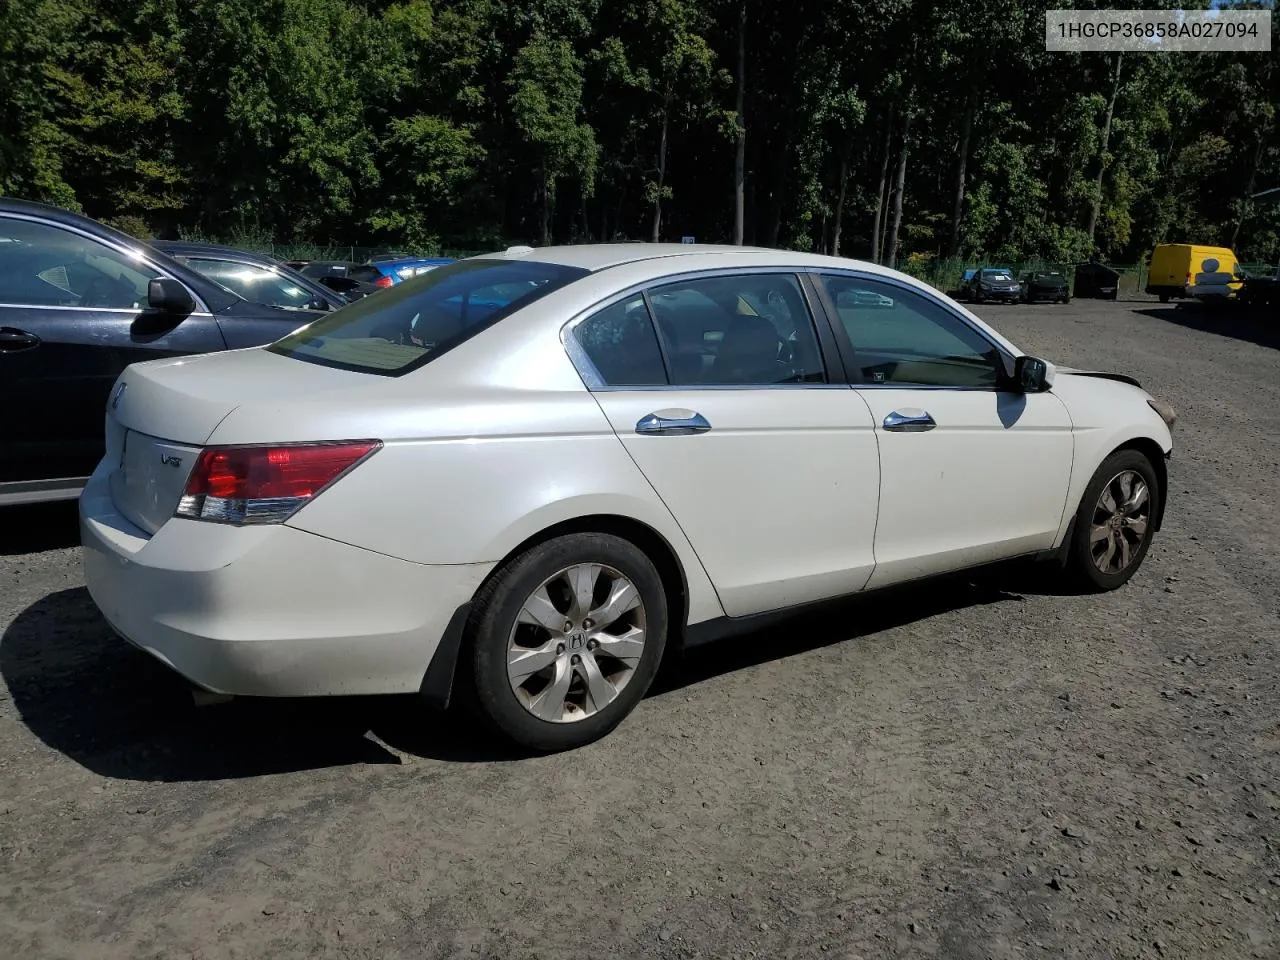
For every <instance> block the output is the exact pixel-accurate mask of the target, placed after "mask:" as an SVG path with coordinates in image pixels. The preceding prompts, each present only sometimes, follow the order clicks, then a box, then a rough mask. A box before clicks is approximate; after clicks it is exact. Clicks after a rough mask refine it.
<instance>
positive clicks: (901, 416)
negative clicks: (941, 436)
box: [884, 410, 938, 433]
mask: <svg viewBox="0 0 1280 960" xmlns="http://www.w3.org/2000/svg"><path fill="white" fill-rule="evenodd" d="M937 425H938V424H937V423H936V422H935V421H934V419H933V417H931V416H929V413H928V411H927V410H895V411H893V413H891V414H889V415H888V416H887V417H885V418H884V428H885V429H886V430H891V431H893V432H894V433H924V432H925V431H926V430H932V429H933V428H934V427H936V426H937Z"/></svg>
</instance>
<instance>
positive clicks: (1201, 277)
mask: <svg viewBox="0 0 1280 960" xmlns="http://www.w3.org/2000/svg"><path fill="white" fill-rule="evenodd" d="M1239 273H1240V264H1239V262H1238V261H1237V260H1236V255H1235V251H1234V250H1232V249H1231V248H1230V247H1209V246H1204V245H1202V244H1195V243H1161V244H1157V245H1156V248H1155V250H1153V251H1152V252H1151V263H1150V265H1149V266H1148V268H1147V286H1146V292H1147V293H1149V294H1151V295H1153V296H1158V297H1159V298H1160V302H1161V303H1168V302H1169V301H1170V299H1177V298H1185V297H1194V296H1197V293H1196V292H1195V290H1194V289H1193V288H1194V287H1197V286H1199V287H1205V288H1208V289H1206V290H1202V291H1201V295H1209V296H1224V297H1225V296H1229V295H1231V294H1234V293H1236V292H1238V291H1239V289H1240V279H1239V276H1238V275H1239ZM1222 288H1225V292H1224V291H1223V289H1222Z"/></svg>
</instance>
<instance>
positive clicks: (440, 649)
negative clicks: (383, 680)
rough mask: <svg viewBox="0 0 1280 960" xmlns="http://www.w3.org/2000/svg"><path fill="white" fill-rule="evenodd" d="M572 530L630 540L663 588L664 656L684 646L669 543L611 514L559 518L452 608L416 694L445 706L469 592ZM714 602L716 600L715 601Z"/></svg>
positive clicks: (680, 571) (684, 622) (682, 587)
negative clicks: (665, 638)
mask: <svg viewBox="0 0 1280 960" xmlns="http://www.w3.org/2000/svg"><path fill="white" fill-rule="evenodd" d="M572 533H606V534H612V535H613V536H616V537H619V538H621V539H623V540H626V541H628V542H629V543H632V544H634V545H635V546H636V547H638V548H639V549H640V550H642V551H643V552H644V554H645V556H647V557H648V558H649V559H650V560H651V561H653V564H654V566H655V567H657V569H658V576H659V578H660V579H661V580H662V587H663V592H664V594H665V595H666V598H667V623H668V626H667V646H666V652H665V654H664V656H666V657H670V656H672V655H673V653H674V655H675V656H677V657H678V656H679V655H680V653H681V652H682V651H683V649H684V645H685V637H686V633H687V629H688V623H689V611H690V609H691V598H692V594H691V592H690V587H689V578H688V574H687V573H686V570H685V565H684V564H683V563H681V561H680V556H679V553H678V552H677V550H676V549H675V547H674V546H672V544H671V542H670V541H669V540H668V539H667V538H666V537H665V536H663V535H662V534H661V533H660V532H658V531H657V530H656V529H654V528H653V527H652V526H650V525H649V524H647V523H645V522H643V521H641V520H637V519H635V518H634V517H628V516H624V515H621V514H614V513H588V514H583V515H581V516H576V517H571V518H567V519H564V520H560V521H557V522H554V523H551V524H548V525H547V526H545V527H542V528H541V529H539V530H538V531H537V532H535V533H532V534H530V535H528V536H526V537H525V538H524V539H523V540H521V541H520V542H519V543H517V544H516V545H515V546H513V547H512V548H511V549H509V550H508V551H507V552H506V553H505V554H504V555H503V557H502V559H501V560H499V561H498V562H497V563H495V564H494V565H493V569H492V570H490V571H489V573H488V574H487V575H486V576H485V578H484V579H483V580H482V581H481V582H480V583H479V584H478V585H477V587H476V589H475V591H474V592H473V593H472V599H469V600H467V601H466V602H465V603H463V604H462V605H461V606H460V607H458V609H457V610H455V611H454V614H453V617H452V618H451V619H450V621H449V625H448V627H447V628H446V629H445V632H444V635H443V636H442V637H441V638H440V642H439V643H438V644H437V645H436V649H435V652H434V653H433V654H432V657H431V660H430V662H429V663H428V664H427V667H426V671H425V673H424V674H423V678H422V683H421V685H420V687H419V694H420V695H421V696H422V697H423V699H424V700H425V701H426V703H427V704H428V705H429V706H431V707H434V708H435V709H438V710H445V709H447V708H448V707H449V704H450V702H451V701H452V699H453V689H454V682H455V680H456V674H457V670H458V662H459V657H460V654H461V653H462V650H463V648H464V647H465V646H466V644H467V643H468V639H467V638H468V636H469V635H470V631H469V624H470V622H471V618H472V616H473V614H474V606H473V605H474V597H475V596H476V595H477V594H479V592H480V591H481V590H482V589H483V588H484V587H485V585H486V584H488V583H489V582H490V581H491V580H492V579H493V578H494V577H495V576H496V575H497V574H498V572H499V571H500V570H502V569H503V568H504V567H506V565H507V564H508V563H509V562H510V561H511V560H513V559H515V558H516V557H518V556H519V555H520V554H522V553H524V552H525V551H527V550H531V549H532V548H534V547H536V546H537V545H538V544H540V543H545V542H547V541H548V540H552V539H554V538H556V537H562V536H566V535H568V534H572ZM716 602H717V604H718V602H719V601H718V600H717V601H716Z"/></svg>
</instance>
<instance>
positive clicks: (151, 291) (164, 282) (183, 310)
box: [147, 277, 196, 317]
mask: <svg viewBox="0 0 1280 960" xmlns="http://www.w3.org/2000/svg"><path fill="white" fill-rule="evenodd" d="M147 306H148V307H150V308H151V309H152V310H153V311H154V312H156V313H163V314H168V315H170V316H182V317H185V316H186V315H187V314H189V313H191V312H193V311H194V310H195V308H196V302H195V300H193V299H192V298H191V294H190V293H189V292H188V290H187V288H186V287H184V286H183V285H182V284H181V283H179V282H178V281H177V280H174V279H172V278H170V277H157V278H156V279H155V280H152V281H151V282H150V283H148V284H147Z"/></svg>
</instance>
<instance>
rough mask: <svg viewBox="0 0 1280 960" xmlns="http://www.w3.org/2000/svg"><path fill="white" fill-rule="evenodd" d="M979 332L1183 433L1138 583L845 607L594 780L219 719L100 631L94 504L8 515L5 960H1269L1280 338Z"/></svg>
mask: <svg viewBox="0 0 1280 960" xmlns="http://www.w3.org/2000/svg"><path fill="white" fill-rule="evenodd" d="M983 312H984V315H985V316H987V317H988V318H989V319H991V320H992V321H993V322H994V323H995V324H996V326H998V327H999V328H1000V329H1001V330H1003V331H1004V332H1006V333H1007V334H1008V335H1010V336H1011V337H1012V338H1014V339H1015V341H1017V342H1019V343H1021V344H1022V345H1023V346H1024V347H1025V348H1026V349H1028V350H1029V351H1032V352H1036V353H1040V354H1042V355H1045V356H1047V357H1049V358H1050V359H1053V360H1055V361H1058V362H1060V363H1063V364H1069V365H1073V366H1083V367H1090V368H1102V369H1112V370H1121V371H1125V372H1130V373H1133V374H1136V375H1137V376H1138V377H1139V378H1140V379H1141V380H1142V381H1143V383H1144V385H1145V386H1146V387H1147V388H1148V389H1149V390H1151V391H1152V392H1154V393H1156V394H1157V395H1160V396H1163V397H1164V398H1166V399H1167V400H1169V401H1170V402H1172V403H1173V404H1174V405H1175V407H1176V408H1177V409H1178V411H1179V413H1180V415H1181V418H1182V419H1181V421H1180V422H1179V424H1178V428H1177V430H1176V442H1177V444H1178V446H1177V450H1176V454H1175V459H1174V461H1173V463H1172V466H1171V473H1172V497H1171V500H1170V506H1169V514H1168V517H1167V520H1166V524H1165V529H1164V531H1163V532H1162V534H1160V535H1159V536H1158V537H1157V538H1156V541H1155V544H1154V546H1153V548H1152V550H1151V553H1150V555H1149V557H1148V559H1147V562H1146V564H1145V566H1144V568H1143V569H1142V570H1141V571H1140V572H1139V574H1138V576H1137V577H1136V579H1135V580H1134V581H1133V582H1132V583H1130V584H1129V585H1128V586H1127V587H1125V588H1124V589H1122V590H1120V591H1118V592H1116V593H1114V594H1110V595H1107V596H1104V597H1101V598H1098V597H1094V598H1080V597H1071V596H1056V595H1052V594H1050V593H1045V592H1044V591H1043V589H1042V588H1040V589H1037V588H1035V587H1033V586H1031V585H1029V584H1028V583H1024V582H1020V581H1025V580H1026V579H1027V578H1026V577H1025V576H1021V575H1019V574H1017V573H1016V572H1010V573H1004V574H999V575H994V576H984V577H981V578H978V579H977V580H976V581H975V582H954V583H946V584H935V585H932V586H927V587H919V588H913V589H910V590H906V591H897V592H895V593H892V594H886V595H882V596H879V597H875V598H867V599H864V600H861V601H858V602H854V603H850V604H847V605H846V606H845V607H844V608H843V609H841V610H839V611H836V612H834V613H831V614H829V615H824V616H823V617H821V618H818V617H810V618H808V619H805V620H799V621H796V622H794V623H790V624H788V625H786V626H785V627H783V628H780V629H775V630H773V631H771V632H770V633H768V634H765V635H759V636H754V637H749V638H746V639H745V640H742V641H730V642H728V643H727V644H723V645H721V646H720V647H714V648H710V649H708V650H705V651H703V652H700V653H699V654H698V656H697V657H696V658H694V659H691V660H690V661H689V662H688V663H687V664H686V666H685V667H684V668H683V669H682V671H681V672H680V673H678V674H677V675H676V676H675V677H674V678H673V679H672V680H670V681H669V682H667V684H666V685H665V686H664V688H663V689H662V690H660V691H657V692H655V693H654V695H652V696H650V697H649V698H648V699H647V700H646V701H645V702H644V703H643V704H642V705H641V706H640V708H639V710H638V711H637V712H636V714H634V715H633V717H632V718H631V719H630V720H629V721H628V722H626V723H625V724H624V725H623V726H622V727H621V728H620V729H619V730H617V731H616V732H615V733H614V734H613V735H612V736H611V737H609V738H607V739H606V740H605V741H603V742H601V743H598V744H595V745H593V746H591V747H589V748H587V749H584V750H581V751H578V752H576V753H572V754H567V755H560V756H554V757H545V758H534V759H529V758H520V757H516V756H511V755H507V754H504V753H502V752H500V751H499V750H497V748H495V747H494V746H493V745H491V744H488V743H486V742H484V741H482V740H477V739H475V738H473V737H471V736H469V735H468V732H467V730H466V729H465V728H463V727H462V726H461V724H459V722H458V721H456V720H450V719H448V718H446V719H441V720H434V721H429V722H424V721H423V720H422V718H421V717H420V715H418V714H416V713H415V712H414V711H413V709H412V707H411V705H410V704H406V703H402V702H400V701H397V700H357V701H328V702H322V703H315V702H311V703H243V702H238V701H237V702H233V703H230V704H225V705H219V706H211V707H203V708H199V709H197V708H195V707H193V706H192V705H191V703H190V697H189V695H188V694H187V693H186V691H185V688H184V687H183V685H182V684H181V683H180V682H179V681H178V680H176V679H175V678H174V677H172V676H171V675H169V674H168V673H166V671H165V670H164V669H163V668H161V667H160V666H159V665H157V664H155V663H153V662H152V661H151V660H150V659H149V658H147V657H146V656H143V655H142V654H139V653H137V652H135V651H133V650H132V649H130V648H128V647H127V646H125V645H124V644H123V643H122V642H120V641H118V640H116V639H113V638H112V637H111V636H110V635H109V633H108V631H107V629H106V628H105V626H104V625H103V623H102V621H101V620H100V619H99V617H98V616H97V614H96V613H95V611H94V608H93V606H92V604H91V603H90V601H89V599H88V597H87V595H86V593H85V591H84V589H83V587H82V581H81V575H80V569H79V560H78V555H77V550H76V548H75V546H74V544H75V538H76V531H75V525H74V519H73V510H72V508H71V507H70V506H68V505H58V506H56V507H55V508H47V509H39V510H28V511H22V512H9V513H6V514H4V515H3V516H2V518H0V522H2V523H3V527H2V528H0V530H2V540H0V554H2V555H0V584H3V592H2V593H0V631H2V639H0V676H2V677H3V684H2V685H0V955H3V956H10V957H23V958H34V957H75V958H130V960H134V958H147V957H165V958H170V957H202V958H206V960H213V958H232V957H271V958H273V960H284V958H292V957H299V958H301V957H306V958H330V957H332V958H338V957H351V958H356V957H374V956H376V957H387V958H391V957H414V958H433V957H446V956H464V957H465V956H476V955H479V956H482V957H514V958H526V957H535V956H536V957H543V958H562V957H563V958H571V957H572V958H576V957H588V956H591V957H595V956H602V955H606V956H607V955H625V956H634V957H672V958H675V957H693V956H700V957H760V958H764V957H770V958H776V957H801V956H804V957H808V956H833V957H864V958H877V957H896V956H913V957H914V956H921V957H929V956H934V957H946V958H961V960H967V958H983V957H995V958H1005V957H1015V956H1017V957H1024V956H1032V955H1037V956H1038V955H1048V956H1063V957H1089V958H1096V957H1156V956H1163V957H1178V956H1182V957H1208V956H1212V957H1215V958H1227V957H1267V958H1274V957H1276V956H1277V955H1280V856H1278V852H1280V759H1278V758H1280V728H1278V726H1277V713H1276V704H1277V695H1278V693H1280V690H1278V689H1277V669H1276V639H1277V638H1278V637H1280V630H1277V618H1278V617H1280V553H1278V552H1277V549H1276V545H1277V543H1278V542H1280V509H1278V506H1277V501H1278V500H1280V482H1278V477H1280V352H1278V348H1280V336H1277V335H1276V331H1275V329H1274V328H1272V329H1271V330H1270V331H1267V330H1266V329H1265V328H1262V327H1259V326H1256V325H1255V326H1249V325H1239V324H1234V323H1225V322H1224V321H1218V320H1214V319H1212V318H1207V317H1202V316H1199V315H1196V314H1193V313H1189V312H1188V311H1185V310H1173V309H1170V308H1159V307H1153V306H1152V305H1149V304H1140V303H1119V304H1107V303H1095V302H1076V303H1073V304H1071V305H1069V306H1053V305H1040V306H1032V307H1025V306H1019V307H988V308H984V309H983ZM1224 334H1231V335H1230V336H1228V335H1224Z"/></svg>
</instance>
